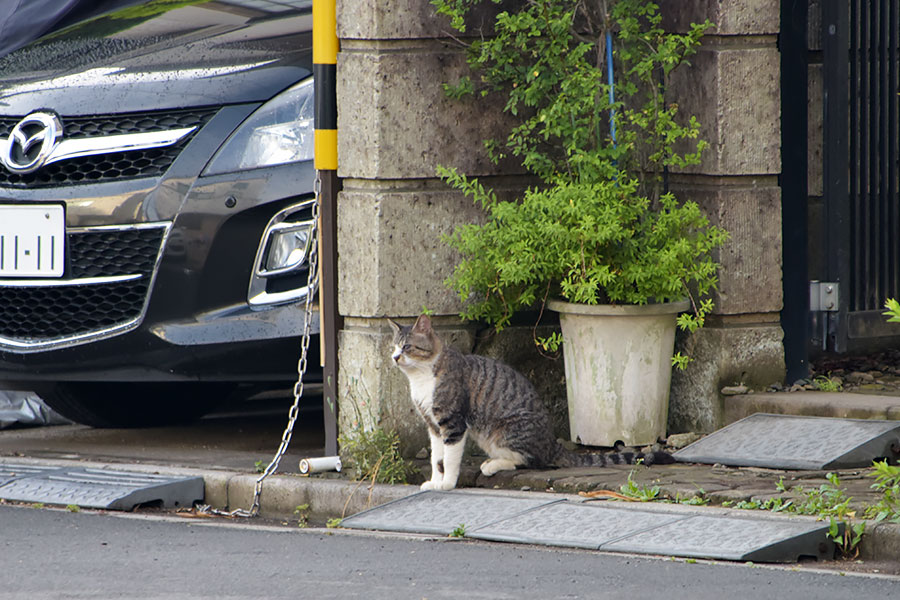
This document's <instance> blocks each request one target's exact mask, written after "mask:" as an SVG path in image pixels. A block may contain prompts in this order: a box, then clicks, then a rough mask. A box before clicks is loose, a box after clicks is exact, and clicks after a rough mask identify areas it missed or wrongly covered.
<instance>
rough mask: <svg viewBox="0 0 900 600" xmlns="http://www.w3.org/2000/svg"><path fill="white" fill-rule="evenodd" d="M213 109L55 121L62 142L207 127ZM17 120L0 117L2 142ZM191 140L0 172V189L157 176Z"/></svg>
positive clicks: (214, 110) (0, 170)
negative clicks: (60, 125) (60, 128)
mask: <svg viewBox="0 0 900 600" xmlns="http://www.w3.org/2000/svg"><path fill="white" fill-rule="evenodd" d="M216 111H217V109H215V108H205V109H190V110H177V111H166V112H148V113H128V114H122V115H106V116H94V117H61V119H62V123H63V131H64V136H65V137H66V138H90V137H100V136H106V135H121V134H128V133H146V132H152V131H168V130H171V129H179V128H183V127H194V126H198V127H199V126H203V125H204V124H205V123H207V122H208V121H209V120H210V119H211V118H212V117H213V115H215V114H216ZM20 120H21V117H0V138H2V139H5V138H8V137H9V134H10V132H11V131H12V129H13V127H15V126H16V123H18V122H19V121H20ZM195 133H196V132H195ZM191 137H193V134H192V135H189V136H187V137H186V138H185V139H183V140H181V141H180V142H179V143H178V144H175V145H172V146H168V147H165V148H152V149H149V150H134V151H130V152H113V153H109V154H102V155H96V156H82V157H78V158H71V159H68V160H62V161H59V162H55V163H51V164H49V165H46V166H44V167H43V168H41V169H39V170H38V171H35V172H34V173H25V174H20V173H11V172H9V171H7V170H6V169H2V168H0V187H12V188H38V187H56V186H65V185H73V184H80V183H101V182H104V181H111V180H121V179H136V178H140V177H158V176H160V175H162V174H163V173H165V172H166V169H168V168H169V166H170V165H171V164H172V163H173V162H174V161H175V159H176V158H178V155H179V154H180V153H181V151H182V150H183V149H184V147H185V146H186V145H187V143H188V142H189V141H190V139H191Z"/></svg>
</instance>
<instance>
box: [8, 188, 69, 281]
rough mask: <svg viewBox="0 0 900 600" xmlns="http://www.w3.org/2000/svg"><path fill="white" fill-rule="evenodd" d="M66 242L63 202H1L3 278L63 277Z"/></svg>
mask: <svg viewBox="0 0 900 600" xmlns="http://www.w3.org/2000/svg"><path fill="white" fill-rule="evenodd" d="M65 244H66V214H65V210H64V209H63V207H62V205H61V204H40V205H34V206H29V205H22V204H15V205H13V204H6V205H3V204H0V277H62V275H63V271H64V270H65Z"/></svg>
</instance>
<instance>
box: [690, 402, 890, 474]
mask: <svg viewBox="0 0 900 600" xmlns="http://www.w3.org/2000/svg"><path fill="white" fill-rule="evenodd" d="M898 444H900V421H864V420H857V419H833V418H828V417H800V416H792V415H770V414H764V413H757V414H755V415H751V416H749V417H746V418H744V419H741V420H740V421H736V422H734V423H732V424H731V425H729V426H727V427H725V428H723V429H720V430H719V431H716V432H715V433H712V434H710V435H708V436H706V437H705V438H703V439H701V440H698V441H696V442H694V443H693V444H691V445H690V446H687V447H685V448H682V449H681V450H679V451H678V452H675V454H674V456H675V459H676V460H679V461H681V462H695V463H709V464H715V463H720V464H723V465H732V466H737V467H769V468H773V469H822V470H824V469H852V468H856V467H867V466H869V465H871V464H872V461H873V460H874V459H876V458H882V457H894V458H896V456H897V455H896V454H895V453H894V452H893V451H892V449H891V447H892V446H894V445H898ZM895 447H896V446H895Z"/></svg>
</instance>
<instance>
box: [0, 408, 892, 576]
mask: <svg viewBox="0 0 900 600" xmlns="http://www.w3.org/2000/svg"><path fill="white" fill-rule="evenodd" d="M728 406H729V407H730V408H729V410H730V411H731V413H730V414H731V415H732V416H733V417H735V418H742V417H743V416H747V415H749V414H751V413H752V412H756V411H757V410H758V409H759V407H760V406H765V407H766V409H767V410H770V411H771V410H772V408H773V407H778V408H780V409H781V411H782V412H786V413H791V411H797V412H800V414H828V415H830V416H849V417H852V418H867V417H868V418H874V419H885V417H893V419H898V418H900V410H895V408H894V407H898V406H900V399H897V398H893V397H887V398H885V397H880V396H859V395H853V394H841V393H828V394H820V393H814V392H801V393H791V394H786V393H785V394H771V393H769V394H747V395H744V396H734V397H731V398H729V399H728ZM801 411H802V412H801ZM848 411H849V412H848ZM742 413H746V414H742ZM792 414H796V413H792ZM65 427H69V429H65ZM65 427H64V428H46V429H43V430H21V431H19V432H15V433H12V434H7V435H6V436H5V437H4V438H3V440H5V441H4V443H3V444H0V462H5V463H21V462H31V463H37V464H42V463H43V464H46V463H54V464H59V463H60V462H66V460H69V462H75V463H77V464H78V465H81V466H95V467H100V468H108V469H120V470H129V471H140V472H154V473H163V474H179V475H193V476H196V475H199V476H202V477H203V479H204V482H205V493H206V500H205V502H206V503H207V504H209V505H211V506H213V507H215V508H221V509H234V508H248V507H249V506H250V504H251V502H252V498H253V491H254V487H255V484H256V480H257V478H258V477H259V475H258V474H256V473H255V472H253V469H252V466H251V465H252V461H249V460H248V459H246V458H244V459H241V460H242V461H243V462H241V463H240V464H241V465H246V466H240V467H237V465H238V461H237V459H236V458H235V460H234V463H233V465H232V466H227V465H225V466H219V467H215V466H211V465H214V464H217V463H215V462H213V461H212V460H211V459H210V456H212V455H213V454H214V455H215V456H218V457H219V458H221V457H222V454H223V450H221V449H215V451H214V453H213V454H210V455H206V456H201V455H200V454H197V455H196V456H194V455H190V457H191V458H190V459H185V458H184V457H185V456H186V452H188V451H193V450H191V449H188V451H185V450H182V451H180V453H176V455H177V456H178V460H169V461H160V460H154V458H152V457H149V456H145V454H146V452H144V453H142V452H141V451H140V450H141V446H140V445H135V444H134V441H133V440H132V441H129V438H128V436H129V432H126V431H115V432H110V433H109V434H103V432H98V431H97V430H90V429H87V428H80V427H79V426H65ZM54 430H55V431H58V432H67V433H66V435H64V436H63V435H60V434H54V435H53V436H52V438H48V435H49V434H51V433H53V431H54ZM216 431H218V430H216ZM219 433H221V432H219ZM101 434H102V436H109V437H110V439H111V440H112V441H110V442H109V443H108V445H106V446H95V447H93V448H90V449H89V446H88V445H86V444H84V442H83V438H90V439H92V440H94V443H96V440H97V439H98V438H100V437H101ZM132 435H137V434H132ZM156 435H158V434H156ZM173 435H174V434H173ZM245 435H246V434H245ZM79 437H80V438H82V440H81V441H79ZM31 438H34V439H31ZM48 439H52V441H48ZM104 439H106V438H105V437H104ZM266 439H268V438H266ZM114 442H115V443H117V444H118V445H116V446H115V448H116V449H117V450H119V451H118V452H113V451H112V450H111V448H112V447H113V446H112V445H113V443H114ZM822 443H823V444H827V443H828V440H823V441H822ZM29 444H32V445H29ZM50 445H52V446H53V448H54V452H55V454H54V455H50V454H47V453H46V449H47V448H48V447H50ZM203 446H204V447H205V443H204V444H203ZM38 448H43V449H44V450H45V452H41V451H39V450H38ZM66 448H77V450H76V452H75V453H73V454H72V455H69V456H66V454H64V451H65V450H66ZM128 448H131V449H132V451H134V452H137V453H138V457H137V458H136V459H135V460H133V461H132V460H130V457H129V455H128V454H127V452H126V449H128ZM306 451H307V452H308V454H307V456H310V455H315V454H314V452H315V450H314V447H309V446H307V447H306ZM254 452H258V450H254ZM296 452H297V449H296V448H294V449H292V454H291V456H290V457H289V458H286V459H285V460H283V461H282V463H281V472H279V473H276V474H275V475H272V476H270V477H269V478H268V479H266V480H265V483H264V486H263V491H262V496H261V510H260V514H261V516H263V517H269V518H277V519H281V520H290V519H296V518H297V517H296V516H295V514H294V512H295V509H296V508H297V507H298V506H301V505H304V504H308V505H309V511H310V516H311V518H312V520H313V522H320V523H324V522H325V521H326V520H327V519H330V518H335V517H341V516H349V515H351V514H355V513H357V512H359V511H361V510H364V509H366V508H368V507H371V506H376V505H380V504H384V503H386V502H389V501H392V500H396V499H399V498H403V497H405V496H408V495H410V494H413V493H416V492H417V491H418V490H419V488H418V486H417V485H375V486H370V485H369V484H368V483H365V482H364V483H359V482H352V481H348V480H347V479H346V476H345V474H344V475H342V474H338V473H324V474H318V475H313V476H310V477H303V476H300V475H299V473H298V471H297V458H296ZM319 452H320V451H319ZM162 456H163V455H162V454H160V455H159V457H162ZM244 456H245V457H246V456H257V458H262V457H261V456H258V455H255V454H251V453H245V454H244ZM478 462H480V461H479V460H478V458H477V457H473V459H470V460H469V461H468V462H467V464H465V465H464V468H463V469H462V473H461V477H460V481H459V487H460V488H482V489H490V490H493V489H498V490H505V491H509V492H511V493H517V494H521V493H523V492H527V493H528V495H535V496H538V495H539V496H541V497H549V496H554V497H562V496H563V495H573V497H575V498H578V497H579V496H577V494H578V493H579V492H593V491H596V490H608V491H613V492H618V491H619V490H621V488H622V486H623V485H626V484H628V483H629V481H630V482H633V484H634V486H636V488H637V489H638V490H644V491H645V492H652V491H653V490H654V489H656V490H658V491H657V492H656V498H657V499H658V501H657V502H653V503H652V506H671V508H672V509H673V510H674V509H677V510H685V511H699V512H703V511H709V512H715V511H719V510H721V507H722V504H723V503H727V502H730V503H737V502H741V501H748V502H749V501H754V500H759V501H764V500H766V499H768V498H773V497H784V498H789V497H791V494H790V493H784V492H779V491H778V490H777V489H776V486H777V484H778V482H779V481H780V480H783V482H784V484H785V486H786V487H788V488H791V487H796V486H803V487H804V488H806V489H812V488H818V487H819V486H820V485H822V484H824V483H826V481H827V480H826V478H825V475H826V473H825V472H823V471H789V470H776V469H764V468H750V467H747V468H736V467H725V466H721V465H698V464H674V465H655V466H649V467H647V466H643V465H638V466H628V465H624V466H618V465H614V466H610V467H607V468H602V469H598V468H578V469H553V470H517V471H510V472H501V473H498V474H497V475H495V476H493V477H490V478H487V477H484V476H483V475H481V474H480V472H479V471H478V467H477V464H478ZM218 464H220V465H221V464H222V463H218ZM417 464H418V465H419V466H420V469H421V471H422V473H421V474H420V475H421V476H422V477H424V476H425V475H426V474H427V471H428V466H427V460H420V461H418V463H417ZM836 473H837V474H838V476H839V477H840V481H841V486H842V487H843V488H845V489H846V492H847V494H848V495H849V496H851V497H852V498H853V501H852V506H854V507H856V508H861V507H862V506H864V505H866V504H872V503H874V502H875V501H876V494H875V492H873V491H872V490H871V489H870V485H871V483H872V481H873V480H872V478H870V477H866V476H865V474H864V470H862V469H854V470H842V471H837V472H836ZM691 499H695V500H693V502H698V503H699V502H703V503H704V504H703V505H701V506H690V505H686V504H684V502H691V501H692V500H691ZM664 500H668V501H681V502H682V504H679V505H677V506H676V505H674V504H668V505H664V504H661V502H662V501H664ZM606 502H612V501H606ZM615 504H616V505H628V506H650V505H648V504H639V503H636V502H633V503H632V502H628V503H626V502H618V501H616V502H615ZM759 512H760V513H761V514H762V511H759ZM860 558H861V559H863V560H869V561H894V562H895V563H897V564H898V565H900V525H893V524H885V523H880V524H869V525H868V526H867V528H866V535H865V536H864V537H863V541H862V543H861V545H860ZM898 569H900V567H898Z"/></svg>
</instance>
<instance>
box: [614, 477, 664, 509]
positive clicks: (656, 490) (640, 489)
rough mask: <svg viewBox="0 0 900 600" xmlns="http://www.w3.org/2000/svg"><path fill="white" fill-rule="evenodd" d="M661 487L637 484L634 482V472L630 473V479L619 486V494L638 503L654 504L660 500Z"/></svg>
mask: <svg viewBox="0 0 900 600" xmlns="http://www.w3.org/2000/svg"><path fill="white" fill-rule="evenodd" d="M660 491H661V490H660V487H659V486H658V485H653V486H648V485H642V484H639V483H637V482H636V481H635V480H634V471H633V470H632V471H631V472H630V473H628V479H627V480H626V481H625V483H623V484H622V485H621V486H619V492H621V494H622V495H623V496H627V497H628V498H631V499H632V500H637V501H638V502H653V501H654V500H658V499H659V494H660Z"/></svg>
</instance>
